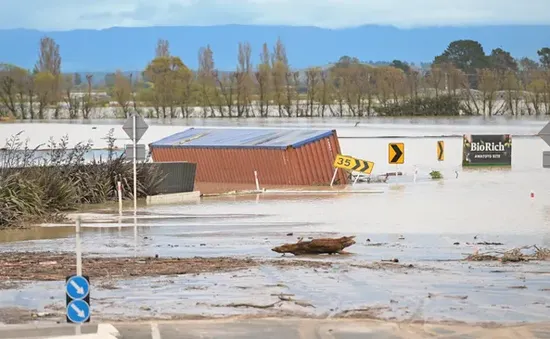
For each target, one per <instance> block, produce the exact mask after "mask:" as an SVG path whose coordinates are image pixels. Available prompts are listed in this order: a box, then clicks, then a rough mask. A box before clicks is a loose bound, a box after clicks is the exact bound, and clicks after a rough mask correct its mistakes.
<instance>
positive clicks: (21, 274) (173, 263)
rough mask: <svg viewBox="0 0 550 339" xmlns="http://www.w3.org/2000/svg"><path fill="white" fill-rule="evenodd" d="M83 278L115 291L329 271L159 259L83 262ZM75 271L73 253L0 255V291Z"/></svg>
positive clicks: (315, 264) (289, 263) (304, 263)
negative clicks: (284, 271) (150, 282)
mask: <svg viewBox="0 0 550 339" xmlns="http://www.w3.org/2000/svg"><path fill="white" fill-rule="evenodd" d="M83 265H84V266H85V267H86V274H88V275H90V276H93V277H94V278H96V279H97V278H100V279H101V278H105V279H106V280H104V281H102V283H101V284H100V286H99V287H100V288H103V289H116V286H115V285H113V283H112V281H113V280H120V279H125V278H131V277H157V276H170V275H184V274H201V273H215V272H229V271H237V270H243V269H249V268H252V267H257V266H259V265H271V266H277V267H281V268H285V267H287V268H292V267H310V268H329V267H331V266H332V264H331V263H330V262H323V261H314V260H280V259H279V260H254V259H249V258H229V257H218V258H200V257H194V258H158V257H131V258H128V257H112V258H105V257H96V258H86V259H85V260H84V262H83ZM75 270H76V267H75V257H74V254H72V253H70V254H69V253H53V252H4V253H0V288H3V289H8V288H16V287H20V286H21V284H20V283H19V282H18V283H17V285H15V283H14V282H13V281H59V280H64V279H65V277H66V276H67V275H70V274H73V273H74V272H75Z"/></svg>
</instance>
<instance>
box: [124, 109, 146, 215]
mask: <svg viewBox="0 0 550 339" xmlns="http://www.w3.org/2000/svg"><path fill="white" fill-rule="evenodd" d="M148 128H149V125H147V123H146V122H145V120H143V118H142V117H141V116H140V115H139V114H137V113H132V116H130V117H128V119H126V122H124V125H122V129H123V130H124V132H126V135H128V137H129V138H130V139H131V140H132V143H133V154H132V158H133V163H134V215H137V169H136V161H137V159H136V156H137V153H138V151H137V143H138V141H139V140H140V139H141V137H143V135H144V134H145V132H146V131H147V129H148Z"/></svg>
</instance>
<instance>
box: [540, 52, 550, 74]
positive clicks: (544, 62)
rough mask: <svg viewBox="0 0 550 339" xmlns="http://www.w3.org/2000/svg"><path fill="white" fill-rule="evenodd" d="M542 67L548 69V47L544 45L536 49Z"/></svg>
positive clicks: (549, 66) (549, 64) (549, 53)
mask: <svg viewBox="0 0 550 339" xmlns="http://www.w3.org/2000/svg"><path fill="white" fill-rule="evenodd" d="M537 54H538V56H539V60H540V63H541V65H542V67H544V68H546V69H550V48H548V47H544V48H541V49H539V50H538V51H537Z"/></svg>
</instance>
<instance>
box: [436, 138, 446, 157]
mask: <svg viewBox="0 0 550 339" xmlns="http://www.w3.org/2000/svg"><path fill="white" fill-rule="evenodd" d="M443 160H445V141H443V140H439V141H438V142H437V161H443Z"/></svg>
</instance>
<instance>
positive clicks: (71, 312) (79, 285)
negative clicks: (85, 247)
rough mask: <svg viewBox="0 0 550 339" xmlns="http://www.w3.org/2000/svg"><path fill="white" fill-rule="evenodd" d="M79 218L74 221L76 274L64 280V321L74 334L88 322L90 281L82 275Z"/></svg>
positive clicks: (78, 332)
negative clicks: (74, 325)
mask: <svg viewBox="0 0 550 339" xmlns="http://www.w3.org/2000/svg"><path fill="white" fill-rule="evenodd" d="M80 229H81V221H80V217H78V218H77V219H76V234H75V239H76V274H75V275H71V276H68V277H66V278H65V304H66V314H65V316H66V319H67V322H68V323H74V324H77V325H78V326H77V327H76V330H75V331H76V334H80V324H82V323H85V322H89V321H90V279H89V277H87V276H84V275H82V247H81V242H80Z"/></svg>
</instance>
